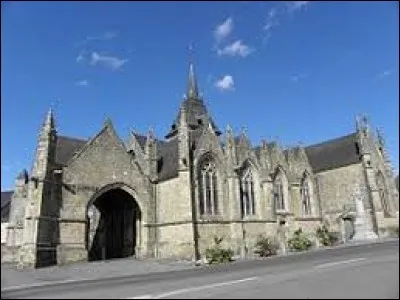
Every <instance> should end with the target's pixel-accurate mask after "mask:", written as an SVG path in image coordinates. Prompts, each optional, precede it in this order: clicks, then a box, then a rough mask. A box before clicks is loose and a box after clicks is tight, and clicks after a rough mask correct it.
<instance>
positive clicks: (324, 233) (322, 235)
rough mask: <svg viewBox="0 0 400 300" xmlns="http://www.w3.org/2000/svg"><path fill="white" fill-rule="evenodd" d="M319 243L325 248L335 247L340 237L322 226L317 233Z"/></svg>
mask: <svg viewBox="0 0 400 300" xmlns="http://www.w3.org/2000/svg"><path fill="white" fill-rule="evenodd" d="M316 235H317V238H318V240H319V242H320V243H321V244H322V245H324V246H333V245H335V244H336V243H337V242H338V241H339V237H338V235H337V234H336V233H335V232H332V231H329V229H328V227H327V226H326V225H322V227H319V228H318V229H317V231H316Z"/></svg>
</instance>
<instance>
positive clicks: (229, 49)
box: [217, 40, 254, 57]
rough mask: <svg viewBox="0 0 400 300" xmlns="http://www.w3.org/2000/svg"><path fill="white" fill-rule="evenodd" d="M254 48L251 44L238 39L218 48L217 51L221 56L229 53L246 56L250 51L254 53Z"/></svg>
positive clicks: (229, 54)
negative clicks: (248, 44)
mask: <svg viewBox="0 0 400 300" xmlns="http://www.w3.org/2000/svg"><path fill="white" fill-rule="evenodd" d="M253 51H254V49H252V48H250V47H249V46H247V45H245V44H243V42H242V40H237V41H235V42H233V43H232V44H230V45H227V46H225V47H224V48H222V49H218V50H217V53H218V55H219V56H222V55H228V56H236V55H239V56H241V57H246V56H247V55H249V54H250V53H252V52H253Z"/></svg>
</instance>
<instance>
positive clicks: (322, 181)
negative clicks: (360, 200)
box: [316, 163, 366, 231]
mask: <svg viewBox="0 0 400 300" xmlns="http://www.w3.org/2000/svg"><path fill="white" fill-rule="evenodd" d="M316 181H317V192H318V193H319V197H320V201H321V208H322V215H323V217H324V218H327V219H328V220H329V222H330V223H331V225H334V226H335V228H332V229H334V230H338V231H339V230H340V227H338V226H339V223H338V222H336V221H335V219H336V217H337V216H338V215H339V214H340V213H341V212H342V211H343V206H344V205H345V206H347V207H350V208H351V209H355V208H354V201H353V200H352V198H351V194H352V193H353V192H354V189H355V188H356V187H357V186H359V185H361V186H362V187H365V186H366V183H365V175H364V170H363V167H362V165H361V163H359V164H354V165H349V166H345V167H342V168H338V169H333V170H329V171H325V172H321V173H318V174H317V175H316ZM336 227H337V228H336Z"/></svg>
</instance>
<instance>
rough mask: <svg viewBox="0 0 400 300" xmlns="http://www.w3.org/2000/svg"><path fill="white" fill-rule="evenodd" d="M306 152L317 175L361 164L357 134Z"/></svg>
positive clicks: (306, 149)
mask: <svg viewBox="0 0 400 300" xmlns="http://www.w3.org/2000/svg"><path fill="white" fill-rule="evenodd" d="M305 151H306V154H307V156H308V160H309V161H310V164H311V167H312V169H313V171H314V172H316V173H318V172H322V171H327V170H331V169H335V168H339V167H344V166H348V165H351V164H355V163H358V162H360V155H359V150H358V145H357V134H356V133H352V134H349V135H346V136H343V137H339V138H336V139H332V140H329V141H326V142H323V143H320V144H316V145H312V146H308V147H306V148H305Z"/></svg>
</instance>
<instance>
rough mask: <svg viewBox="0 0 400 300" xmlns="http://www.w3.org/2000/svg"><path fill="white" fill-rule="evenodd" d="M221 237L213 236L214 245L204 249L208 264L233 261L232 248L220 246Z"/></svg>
mask: <svg viewBox="0 0 400 300" xmlns="http://www.w3.org/2000/svg"><path fill="white" fill-rule="evenodd" d="M222 240H223V238H222V237H221V238H218V237H214V245H213V246H212V247H211V248H207V249H206V258H207V261H208V263H209V264H215V263H227V262H231V261H233V250H232V249H226V248H223V247H222V246H221V242H222Z"/></svg>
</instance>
